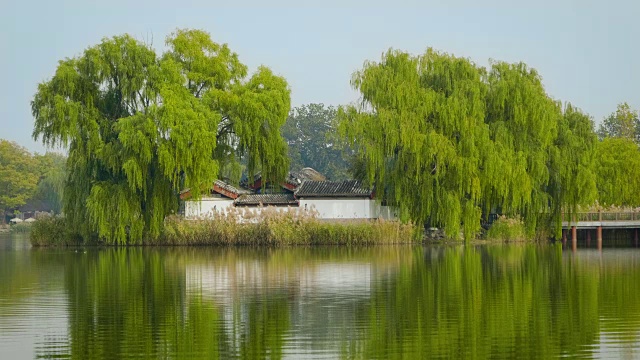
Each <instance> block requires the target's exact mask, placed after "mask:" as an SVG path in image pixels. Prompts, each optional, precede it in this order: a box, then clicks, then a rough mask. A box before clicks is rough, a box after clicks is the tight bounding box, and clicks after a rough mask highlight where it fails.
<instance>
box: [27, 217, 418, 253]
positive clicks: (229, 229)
mask: <svg viewBox="0 0 640 360" xmlns="http://www.w3.org/2000/svg"><path fill="white" fill-rule="evenodd" d="M30 239H31V244H32V245H33V246H69V245H110V244H106V243H102V242H100V241H97V242H96V241H91V242H83V241H82V240H81V239H80V237H79V236H78V235H76V234H74V233H73V231H71V230H70V229H68V225H67V223H66V222H65V220H64V218H62V217H50V218H43V219H39V220H38V221H36V222H34V223H33V226H32V230H31V234H30ZM421 240H422V232H421V231H420V228H419V227H417V226H414V225H412V224H403V223H401V222H399V221H388V220H351V221H323V220H320V219H318V218H317V216H316V214H315V213H313V212H306V211H288V212H279V211H276V210H275V209H273V208H262V209H259V211H257V210H256V211H251V210H238V209H233V210H231V211H229V212H227V213H222V214H215V215H214V216H213V217H211V218H201V219H185V218H183V217H180V216H169V217H167V218H166V219H165V223H164V228H163V230H162V233H161V234H160V236H158V237H157V238H147V239H146V240H145V241H144V242H143V245H150V246H154V245H155V246H204V245H211V246H266V247H277V246H290V245H374V244H402V243H415V242H420V241H421Z"/></svg>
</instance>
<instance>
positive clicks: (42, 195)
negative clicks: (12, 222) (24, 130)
mask: <svg viewBox="0 0 640 360" xmlns="http://www.w3.org/2000/svg"><path fill="white" fill-rule="evenodd" d="M65 161H66V158H65V156H64V155H61V154H58V153H55V152H47V153H45V154H44V155H39V154H31V153H30V152H29V151H28V150H27V149H25V148H24V147H22V146H20V145H18V144H16V143H15V142H11V141H8V140H3V139H0V216H1V218H0V223H2V222H4V221H5V214H11V215H13V213H14V212H16V211H18V209H19V208H20V207H22V206H24V205H25V204H27V203H28V202H29V201H34V200H40V201H44V202H46V203H47V204H48V206H50V207H51V210H52V211H54V212H56V213H59V212H60V211H61V210H62V197H63V191H64V190H63V188H64V180H65V176H66V171H65Z"/></svg>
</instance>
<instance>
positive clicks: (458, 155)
mask: <svg viewBox="0 0 640 360" xmlns="http://www.w3.org/2000/svg"><path fill="white" fill-rule="evenodd" d="M165 45H166V46H165V48H164V49H163V50H162V51H161V52H158V51H156V49H154V48H153V47H151V46H149V45H148V44H145V43H143V42H141V41H139V40H136V39H135V38H134V37H132V36H130V35H127V34H124V35H120V36H113V37H111V38H104V39H103V40H102V41H101V42H100V43H99V44H95V45H93V46H91V47H89V48H87V49H86V50H85V51H84V52H83V53H82V54H79V55H77V56H75V57H71V58H65V59H64V60H62V61H60V62H59V64H58V66H57V68H56V71H55V73H54V75H53V76H52V77H51V78H50V79H48V80H46V81H44V82H42V83H40V84H39V85H38V89H37V92H36V93H35V95H34V97H33V101H32V102H31V112H32V115H33V117H34V120H35V125H34V130H33V137H34V139H38V140H40V141H42V143H43V145H44V146H46V147H48V148H55V147H61V148H64V149H67V150H68V151H69V152H68V157H67V158H66V160H65V166H64V171H63V172H62V171H55V172H53V173H55V174H49V175H47V174H48V173H47V172H42V171H40V172H37V171H34V174H35V175H38V174H40V175H41V176H40V177H41V178H50V181H47V182H46V183H47V184H48V185H47V186H43V193H46V194H56V196H54V198H55V199H58V200H59V201H58V202H59V205H60V206H61V209H59V211H56V212H61V213H64V214H65V218H55V219H51V220H46V221H42V222H40V223H38V224H36V225H35V226H34V228H33V229H32V231H31V237H32V239H33V240H32V241H33V243H34V244H35V245H36V246H45V245H47V244H71V243H83V244H89V243H96V244H110V245H163V244H172V245H190V244H193V245H205V244H211V245H216V244H219V245H248V244H252V245H254V244H255V245H266V246H276V245H290V244H326V243H328V244H360V243H361V244H376V243H394V242H399V241H403V242H404V241H408V239H415V240H414V241H417V240H418V239H420V238H421V237H422V238H423V239H424V238H425V237H426V238H428V237H429V235H430V234H429V233H428V231H427V233H426V234H425V233H423V225H425V224H428V225H429V226H433V227H434V228H438V229H439V230H438V231H437V233H438V239H443V240H444V239H452V240H453V241H459V240H460V238H464V240H465V241H466V242H468V241H470V240H473V239H475V238H477V237H478V236H480V237H484V238H485V239H489V240H495V241H513V239H522V240H524V241H538V240H541V239H552V238H555V239H559V238H560V237H561V236H562V227H561V226H560V225H561V220H562V218H563V217H564V216H565V214H569V215H571V214H574V213H575V212H576V209H578V208H580V207H585V206H593V204H602V205H603V206H610V205H613V204H617V205H619V206H628V207H633V206H637V205H639V204H640V190H639V189H640V181H639V180H637V179H640V151H638V145H639V144H640V140H639V139H640V115H639V113H638V111H637V110H634V109H632V108H631V107H630V106H629V105H628V104H626V103H622V104H620V105H619V106H618V108H617V110H616V112H615V113H612V114H611V115H610V116H609V117H607V118H606V119H604V121H603V123H602V124H601V125H600V128H599V130H598V131H597V132H596V130H595V124H594V121H593V118H592V117H591V116H590V115H589V114H587V113H584V112H582V111H581V110H580V109H579V108H578V107H576V106H574V105H572V104H570V103H565V102H562V101H560V100H557V99H555V98H554V97H552V96H550V94H548V93H547V91H546V89H545V87H544V85H543V81H542V76H541V75H540V74H539V73H538V72H537V71H536V70H535V69H534V68H531V67H529V66H528V65H527V64H525V63H521V62H520V63H508V62H503V61H490V63H489V65H488V66H486V67H485V66H479V65H478V64H476V63H475V62H473V61H472V60H471V59H468V58H464V57H457V56H455V55H452V54H448V53H446V52H440V51H437V50H434V49H432V48H428V49H427V50H426V52H424V53H421V54H411V53H408V52H404V51H400V50H392V49H390V50H388V51H387V52H385V53H384V54H382V56H381V57H380V58H379V59H377V60H374V61H367V62H366V63H365V64H364V65H363V66H362V68H360V69H358V70H356V71H355V72H354V74H353V76H352V80H351V85H352V87H353V89H354V90H355V91H356V92H358V93H359V94H360V96H361V99H362V101H361V102H358V103H353V104H351V105H344V106H339V107H338V108H337V109H328V110H327V112H323V110H322V106H313V107H311V108H303V109H301V110H300V109H299V110H298V111H293V112H292V109H291V89H290V87H289V84H288V82H287V80H286V79H285V78H284V77H282V76H279V75H277V74H275V73H274V72H273V71H272V70H270V69H269V68H268V67H266V66H260V67H258V68H257V69H256V70H255V71H253V72H250V71H249V68H248V67H247V65H245V64H243V63H242V62H240V60H239V55H238V54H237V53H235V52H233V51H231V49H230V48H229V47H228V46H227V44H220V43H217V42H215V41H214V40H213V39H212V38H211V35H210V34H209V33H207V32H206V31H202V30H195V29H177V30H176V31H175V32H173V33H172V34H170V35H169V36H167V38H166V42H165ZM292 116H293V117H297V118H298V119H291V120H292V121H291V122H289V124H288V125H287V121H288V119H289V118H290V117H292ZM311 117H314V118H316V120H314V121H310V120H309V119H310V118H311ZM312 124H313V126H312ZM302 129H305V131H307V130H309V129H311V131H308V134H310V135H309V136H307V135H305V134H304V133H302ZM318 129H320V130H321V131H318ZM298 130H300V131H298ZM285 133H286V134H288V136H289V138H288V139H286V140H285V138H284V137H283V134H285ZM320 133H325V134H334V135H335V136H332V137H325V139H324V140H323V141H321V140H318V139H315V140H317V141H313V142H310V141H309V138H310V137H311V138H313V137H318V134H320ZM0 145H2V143H1V142H0ZM9 145H10V144H4V145H3V147H0V150H1V149H2V148H5V149H10V148H12V146H9ZM334 146H335V147H334ZM328 148H331V149H332V152H331V154H330V156H329V155H328V154H325V155H327V156H324V155H323V156H320V155H322V153H323V152H322V151H320V150H321V149H328ZM290 150H291V153H290ZM302 150H304V151H303V152H304V153H305V154H307V155H309V153H311V154H313V155H318V156H311V157H309V156H306V155H305V156H304V159H306V160H304V161H303V156H302V153H300V154H298V155H299V156H298V155H296V154H297V152H300V151H302ZM333 150H336V151H337V150H341V151H342V154H343V160H345V161H344V162H342V166H343V167H346V166H347V164H348V167H349V169H348V171H346V170H344V168H343V169H342V170H340V169H338V168H334V169H330V167H324V166H323V168H324V169H325V170H330V172H331V173H332V174H333V175H335V176H346V174H345V171H346V172H348V173H350V175H351V176H353V177H354V178H355V180H358V181H361V182H362V183H363V186H366V187H368V188H369V189H371V190H372V193H375V198H376V199H377V200H379V201H381V202H384V203H386V204H389V206H393V207H396V208H397V209H398V210H399V212H398V213H399V214H402V216H401V217H402V219H403V220H409V221H410V222H411V224H416V225H404V224H403V223H401V222H386V221H373V222H371V221H363V222H357V221H356V222H352V223H348V224H347V223H335V222H328V223H327V222H322V221H320V220H312V219H306V218H305V219H297V218H295V217H293V218H291V217H287V216H284V215H273V217H272V218H265V219H263V220H260V221H258V220H256V221H255V222H251V223H246V222H242V223H241V222H240V221H239V220H237V219H231V218H228V219H227V218H220V217H218V218H216V220H215V221H205V220H198V221H189V220H181V219H178V218H174V217H173V216H174V215H173V214H176V213H177V212H178V209H179V207H180V199H179V196H177V194H180V193H181V192H182V191H183V190H185V189H190V195H191V196H192V199H195V200H197V199H200V198H202V197H203V196H206V195H207V192H208V191H209V188H210V184H212V183H214V182H215V181H216V180H219V179H229V180H230V181H231V183H233V184H234V185H237V184H240V180H242V179H246V181H247V186H248V187H251V189H252V190H256V191H257V190H258V188H262V187H265V189H266V190H268V191H271V190H277V191H281V189H280V188H281V186H278V184H282V182H283V181H286V179H287V171H289V170H290V169H291V165H292V164H294V163H296V161H298V160H299V162H303V163H304V165H305V166H312V167H313V166H316V164H319V165H322V164H325V165H328V164H335V163H336V161H335V158H336V157H337V153H335V152H333ZM16 152H21V153H25V151H22V150H20V149H18V150H16V151H13V152H12V151H9V150H7V151H5V153H7V154H9V155H6V156H5V158H6V159H16V158H20V159H22V158H25V159H26V160H29V158H30V157H29V156H26V155H28V154H25V156H20V157H16V156H14V155H12V154H13V153H16ZM0 155H1V153H0ZM328 159H332V160H328ZM26 160H25V161H26ZM31 160H33V159H31ZM50 160H51V161H50V162H51V163H52V164H53V163H55V161H53V160H55V159H50ZM346 160H348V161H346ZM25 161H20V162H17V161H13V162H11V164H12V165H11V166H10V167H7V169H9V170H10V171H8V172H7V170H4V171H5V172H4V173H5V174H6V175H5V176H0V179H22V177H19V176H14V175H12V174H19V173H24V169H25V168H28V167H25V166H24V164H22V163H23V162H25ZM307 161H310V162H313V164H308V163H306V162H307ZM6 162H7V163H9V161H6ZM26 162H27V163H28V162H33V161H26ZM51 167H52V168H58V167H56V166H51ZM21 169H22V170H21ZM35 175H34V176H33V177H31V178H32V180H33V181H32V183H30V185H29V186H24V187H25V189H27V188H28V189H30V191H31V192H33V189H34V187H35V186H36V184H37V176H35ZM53 175H55V176H53ZM62 175H63V176H62ZM257 175H259V181H258V183H255V181H256V180H255V179H257ZM18 185H19V184H18ZM16 186H17V185H16ZM12 187H15V186H12ZM12 187H7V188H12ZM285 188H286V189H288V190H291V189H289V188H287V187H285ZM28 189H27V190H28ZM265 189H260V192H261V193H264V191H263V190H265ZM45 190H46V191H45ZM28 192H29V191H26V190H25V192H24V194H17V195H16V196H13V198H11V201H9V202H7V201H6V200H4V203H3V202H0V209H2V208H4V209H5V210H4V211H7V210H11V209H13V208H15V207H16V206H18V205H19V204H20V203H22V202H24V200H25V199H26V198H27V196H26V194H27V193H28ZM14 195H15V194H14ZM0 200H2V197H1V196H0ZM488 213H492V214H504V215H505V216H507V217H509V218H511V219H507V218H504V219H503V220H499V221H498V223H497V224H496V226H495V227H494V228H493V229H490V230H489V231H486V230H485V229H484V228H483V226H485V227H486V224H485V223H484V220H485V219H484V217H485V216H486V215H487V214H488ZM425 230H426V229H425ZM77 234H81V235H82V237H80V236H78V235H77ZM47 237H50V239H48V238H47ZM82 238H84V240H83V241H80V239H82Z"/></svg>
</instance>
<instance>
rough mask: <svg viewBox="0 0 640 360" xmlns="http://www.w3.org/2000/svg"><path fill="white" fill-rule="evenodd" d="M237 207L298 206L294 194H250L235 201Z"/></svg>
mask: <svg viewBox="0 0 640 360" xmlns="http://www.w3.org/2000/svg"><path fill="white" fill-rule="evenodd" d="M235 204H236V206H258V205H263V206H269V205H292V206H295V205H298V201H296V199H295V198H294V197H293V194H291V193H287V194H248V195H242V196H240V197H239V198H237V199H236V201H235Z"/></svg>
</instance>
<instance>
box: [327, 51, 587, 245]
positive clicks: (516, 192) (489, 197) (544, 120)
mask: <svg viewBox="0 0 640 360" xmlns="http://www.w3.org/2000/svg"><path fill="white" fill-rule="evenodd" d="M352 85H353V87H354V88H355V89H356V90H358V91H359V92H360V94H361V96H362V102H361V104H359V105H358V106H353V105H352V106H347V107H344V108H342V109H341V110H340V113H339V131H340V133H341V135H342V136H343V137H344V138H345V139H346V141H347V143H348V145H349V146H352V147H353V148H354V149H357V151H358V156H359V159H358V161H357V164H358V173H359V174H361V175H362V177H363V178H364V180H365V181H366V182H367V183H368V184H370V185H373V186H374V187H375V188H376V191H377V194H379V195H380V196H381V197H382V198H383V199H385V200H386V201H387V202H389V203H390V204H391V205H395V206H397V207H398V208H399V209H400V213H401V214H402V215H401V216H403V217H404V218H405V219H411V220H413V221H416V222H418V223H426V224H431V225H434V226H439V227H443V228H444V230H445V232H446V233H447V234H448V235H449V236H457V234H458V231H459V230H460V228H461V227H462V230H463V233H464V235H465V237H466V238H471V237H473V236H474V235H475V234H476V233H477V231H478V230H479V228H480V220H481V216H482V214H483V213H485V214H486V213H489V212H493V211H499V212H501V213H504V214H509V215H522V216H523V217H524V218H525V223H526V224H527V229H528V230H529V232H530V233H532V232H533V231H535V229H536V226H537V225H538V223H539V220H540V219H541V218H548V216H549V214H550V213H551V212H552V211H551V209H552V208H553V207H554V204H555V203H558V204H559V205H558V206H559V207H560V208H564V207H566V206H567V204H573V203H574V202H576V201H578V199H577V196H569V195H567V196H562V197H558V198H553V197H552V194H551V191H550V189H552V188H553V187H554V186H566V187H572V190H571V191H574V192H575V191H577V190H575V187H576V185H575V181H574V179H575V177H576V176H579V175H580V173H579V171H578V170H571V171H569V170H567V169H565V168H562V169H560V170H556V169H554V168H552V164H555V165H556V166H560V167H562V166H564V163H560V162H558V161H556V163H554V162H553V161H554V160H558V159H562V156H561V155H560V157H558V156H556V157H555V158H554V155H557V154H558V153H560V152H562V151H563V150H566V149H570V150H571V151H574V150H575V152H576V154H578V153H579V154H578V155H577V156H579V155H580V154H582V152H584V151H587V150H588V149H587V150H583V149H582V148H581V147H580V146H581V144H573V143H569V144H563V143H556V142H557V139H558V134H559V131H560V127H561V125H562V124H564V123H567V124H571V125H567V127H568V129H567V130H566V131H565V132H567V131H571V129H573V128H579V127H580V126H579V125H575V124H573V122H576V121H574V120H571V121H570V120H569V119H567V120H565V119H564V117H563V113H562V109H561V106H560V104H559V103H558V102H556V101H554V100H553V99H551V98H550V97H549V96H548V95H547V94H546V92H545V90H544V87H543V85H542V81H541V78H540V76H539V75H538V73H537V72H536V71H535V70H533V69H530V68H528V67H527V66H526V65H525V64H522V63H519V64H507V63H504V62H493V63H492V64H491V66H490V67H489V68H488V69H485V68H483V67H479V66H477V65H475V64H474V63H473V62H471V61H469V60H468V59H465V58H458V57H455V56H451V55H448V54H443V53H438V52H436V51H434V50H432V49H429V50H428V51H427V52H426V53H425V54H423V55H419V56H411V55H409V54H407V53H404V52H400V51H389V52H387V53H385V54H384V55H383V56H382V59H381V61H380V62H367V63H365V65H364V68H363V69H362V70H360V71H358V72H356V73H355V74H354V76H353V79H352ZM572 111H573V110H570V111H569V110H568V113H569V112H572ZM567 116H568V118H571V119H573V118H572V117H571V116H573V115H570V114H568V115H567ZM572 126H573V128H572ZM562 130H563V131H564V130H565V129H564V128H562ZM577 136H579V135H576V137H577ZM572 139H573V140H575V141H577V142H580V141H581V140H576V139H574V138H572ZM587 148H588V146H587ZM552 176H555V177H556V180H557V181H556V182H555V183H554V182H552V180H553V179H552ZM554 216H556V217H559V216H560V212H557V213H555V214H554Z"/></svg>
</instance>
